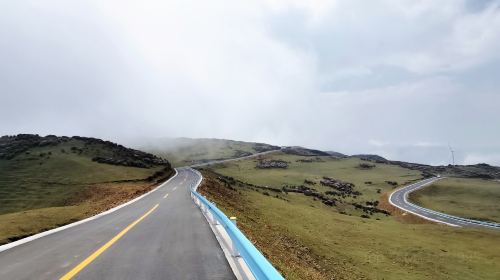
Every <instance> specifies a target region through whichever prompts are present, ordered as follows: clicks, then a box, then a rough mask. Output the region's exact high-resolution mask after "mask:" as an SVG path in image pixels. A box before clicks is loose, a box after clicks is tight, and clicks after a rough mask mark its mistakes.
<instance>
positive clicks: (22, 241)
mask: <svg viewBox="0 0 500 280" xmlns="http://www.w3.org/2000/svg"><path fill="white" fill-rule="evenodd" d="M174 170H175V175H174V176H172V177H170V178H169V179H168V180H167V181H165V182H163V183H162V184H160V185H159V186H158V187H156V188H154V189H152V190H150V191H149V192H147V193H145V194H143V195H141V196H139V197H136V198H134V199H132V200H130V201H127V202H125V203H123V204H120V205H118V206H116V207H114V208H111V209H109V210H106V211H104V212H102V213H99V214H97V215H94V216H92V217H89V218H86V219H83V220H81V221H78V222H74V223H71V224H67V225H64V226H62V227H58V228H54V229H51V230H47V231H44V232H40V233H37V234H35V235H31V236H28V237H26V238H23V239H19V240H17V241H14V242H11V243H7V244H4V245H1V246H0V252H3V251H6V250H9V249H11V248H14V247H16V246H19V245H22V244H25V243H28V242H30V241H33V240H36V239H39V238H42V237H44V236H47V235H50V234H53V233H56V232H59V231H63V230H65V229H68V228H72V227H75V226H78V225H81V224H84V223H86V222H90V221H92V220H95V219H98V218H100V217H102V216H106V215H108V214H111V213H113V212H115V211H116V210H119V209H121V208H123V207H125V206H127V205H130V204H132V203H134V202H136V201H138V200H139V199H141V198H144V197H145V196H147V195H149V194H151V193H153V192H154V191H156V190H157V189H159V188H161V187H163V186H164V185H166V184H167V183H168V182H170V181H171V180H172V179H174V178H175V177H176V176H177V175H178V174H179V172H177V168H174Z"/></svg>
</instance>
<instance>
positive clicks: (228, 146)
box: [136, 138, 279, 167]
mask: <svg viewBox="0 0 500 280" xmlns="http://www.w3.org/2000/svg"><path fill="white" fill-rule="evenodd" d="M136 146H137V148H138V149H141V150H144V151H147V152H150V153H153V154H155V155H158V156H161V157H165V158H168V159H169V160H170V162H171V163H172V165H173V166H176V167H177V166H186V165H192V164H196V163H202V162H206V161H210V160H219V159H228V158H236V157H242V156H247V155H251V154H254V153H258V152H264V151H268V150H275V149H279V147H277V146H272V145H268V144H262V143H252V142H242V141H233V140H224V139H202V138H200V139H191V138H166V139H158V140H154V141H149V142H147V143H143V144H140V145H136Z"/></svg>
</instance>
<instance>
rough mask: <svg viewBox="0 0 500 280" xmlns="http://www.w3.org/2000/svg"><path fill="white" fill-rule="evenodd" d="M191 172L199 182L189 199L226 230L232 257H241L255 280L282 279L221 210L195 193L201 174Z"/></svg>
mask: <svg viewBox="0 0 500 280" xmlns="http://www.w3.org/2000/svg"><path fill="white" fill-rule="evenodd" d="M191 170H192V171H193V172H195V173H198V175H199V176H200V180H199V181H198V182H197V183H196V184H195V185H193V186H191V197H192V198H193V200H194V201H195V203H196V204H197V205H198V206H199V207H200V208H201V210H202V211H203V212H204V213H205V214H206V215H207V214H208V215H207V217H209V220H211V221H210V222H212V223H214V224H215V223H217V222H218V223H220V225H222V226H223V227H224V229H225V230H226V232H227V234H228V235H229V237H230V238H231V242H232V247H233V248H232V249H233V252H232V255H233V256H241V257H242V258H243V260H244V261H245V262H246V264H247V266H248V268H249V269H250V271H251V272H252V274H253V276H254V277H255V279H257V280H271V279H272V280H275V279H276V280H279V279H284V278H283V276H281V274H280V273H279V272H278V271H277V270H276V268H274V266H273V265H272V264H271V263H270V262H269V261H268V260H267V259H266V257H264V256H263V255H262V253H261V252H260V251H259V250H258V249H257V248H255V246H254V245H253V244H252V242H251V241H250V240H248V238H247V237H246V236H245V235H244V234H243V233H242V232H241V231H240V230H239V229H238V227H237V226H236V224H235V223H233V221H231V220H230V219H229V218H228V217H227V216H226V215H225V214H224V213H223V212H222V211H221V210H219V209H218V208H217V207H216V206H215V205H214V204H213V203H211V202H210V201H208V200H207V199H206V198H205V197H203V196H202V195H201V194H200V193H198V192H197V191H196V189H197V187H198V185H199V184H200V182H201V178H202V177H201V174H199V172H198V171H196V170H194V169H191Z"/></svg>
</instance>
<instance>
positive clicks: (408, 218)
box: [378, 191, 435, 224]
mask: <svg viewBox="0 0 500 280" xmlns="http://www.w3.org/2000/svg"><path fill="white" fill-rule="evenodd" d="M391 192H392V191H391ZM389 195H390V192H388V193H387V192H386V193H383V194H382V195H381V196H380V203H379V205H378V207H379V208H380V209H384V210H386V211H388V212H390V213H391V215H392V216H393V217H394V218H395V219H396V220H398V221H400V222H403V223H407V224H435V223H434V222H432V221H429V220H426V219H423V218H420V217H419V216H417V215H413V214H412V213H409V212H406V211H403V210H401V209H399V208H397V207H395V206H393V205H392V204H391V203H390V202H389Z"/></svg>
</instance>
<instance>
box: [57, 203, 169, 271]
mask: <svg viewBox="0 0 500 280" xmlns="http://www.w3.org/2000/svg"><path fill="white" fill-rule="evenodd" d="M158 206H159V204H156V205H155V206H154V207H153V208H151V210H149V211H148V212H146V214H144V215H142V217H140V218H139V219H137V220H135V221H134V222H133V223H131V224H130V225H128V226H127V227H126V228H125V229H124V230H122V231H121V232H120V233H118V234H117V235H116V236H115V237H113V238H112V239H111V240H109V241H108V242H107V243H106V244H104V245H103V246H102V247H101V248H99V249H97V251H95V252H94V253H93V254H92V255H90V256H88V257H87V258H86V259H85V260H84V261H83V262H81V263H80V264H79V265H77V266H75V267H74V268H73V269H72V270H71V271H69V272H68V273H66V274H65V275H64V276H63V277H61V278H60V280H68V279H71V278H73V277H74V276H75V275H76V274H78V272H80V271H81V270H82V269H84V268H85V267H86V266H87V265H89V264H90V263H91V262H92V261H94V260H95V259H96V258H97V257H98V256H99V255H100V254H102V253H103V252H104V251H106V250H107V249H108V248H109V247H111V245H113V244H114V243H115V242H116V241H118V239H120V238H121V237H122V236H124V235H125V234H126V233H127V232H128V231H129V230H131V229H132V228H133V227H134V226H136V225H137V224H138V223H139V222H141V221H142V220H143V219H144V218H146V217H147V216H148V215H149V214H151V213H153V211H154V210H156V208H158Z"/></svg>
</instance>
